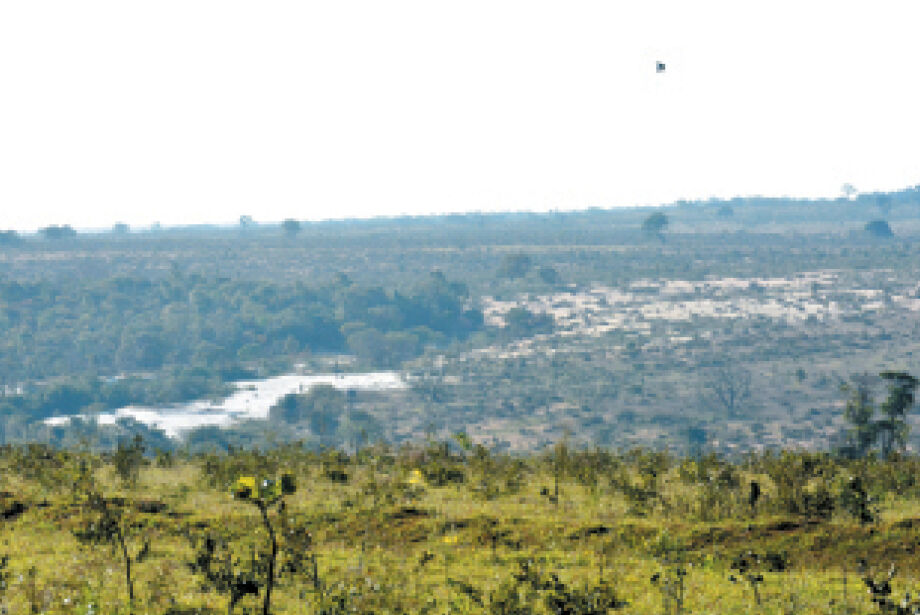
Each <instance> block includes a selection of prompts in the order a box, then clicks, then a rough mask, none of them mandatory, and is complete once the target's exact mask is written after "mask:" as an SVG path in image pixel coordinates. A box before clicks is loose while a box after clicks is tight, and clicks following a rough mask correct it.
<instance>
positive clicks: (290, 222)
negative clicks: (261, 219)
mask: <svg viewBox="0 0 920 615" xmlns="http://www.w3.org/2000/svg"><path fill="white" fill-rule="evenodd" d="M281 230H283V231H284V233H285V234H286V235H288V236H290V237H293V236H294V235H296V234H297V233H299V232H300V222H298V221H297V220H294V219H293V218H288V219H286V220H285V221H284V222H282V223H281Z"/></svg>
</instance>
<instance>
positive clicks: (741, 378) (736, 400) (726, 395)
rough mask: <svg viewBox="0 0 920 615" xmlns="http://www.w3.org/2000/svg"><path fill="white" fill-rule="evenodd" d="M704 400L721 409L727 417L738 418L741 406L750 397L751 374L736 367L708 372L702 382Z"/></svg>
mask: <svg viewBox="0 0 920 615" xmlns="http://www.w3.org/2000/svg"><path fill="white" fill-rule="evenodd" d="M703 386H704V388H705V389H706V390H707V392H708V393H706V394H704V399H705V400H706V401H707V402H708V403H710V404H715V405H717V406H719V407H721V408H722V409H723V410H724V411H725V413H726V414H727V415H728V416H729V417H736V416H738V412H739V410H740V408H741V405H742V404H743V403H744V402H745V401H747V400H748V399H749V398H750V397H751V373H750V372H749V371H748V370H746V369H744V368H743V367H741V366H738V365H734V364H732V365H723V366H720V367H716V368H714V369H712V370H711V371H710V372H709V375H708V377H707V379H706V381H705V382H704V385H703Z"/></svg>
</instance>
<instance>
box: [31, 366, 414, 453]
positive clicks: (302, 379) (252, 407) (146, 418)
mask: <svg viewBox="0 0 920 615" xmlns="http://www.w3.org/2000/svg"><path fill="white" fill-rule="evenodd" d="M317 384H329V385H332V386H334V387H335V388H337V389H356V390H373V391H383V390H393V389H404V388H406V382H405V380H404V379H403V377H402V375H401V374H400V373H399V372H365V373H354V374H347V373H346V374H296V373H294V374H284V375H282V376H275V377H274V378H266V379H264V380H242V381H239V382H235V383H234V385H235V386H236V391H235V392H234V393H233V394H231V395H230V396H229V397H227V398H225V399H224V400H222V401H220V402H214V401H211V400H196V401H191V402H186V403H183V404H176V405H172V406H159V407H152V406H125V407H124V408H119V409H117V410H115V411H111V412H102V413H100V414H97V415H95V417H96V420H97V421H98V422H99V424H100V425H112V424H114V423H115V422H116V421H117V420H118V419H122V418H132V419H135V420H136V421H137V422H139V423H143V424H144V425H147V426H149V427H154V428H156V429H161V430H163V432H164V433H165V434H166V435H167V436H169V437H171V438H176V437H179V436H180V435H181V433H182V432H183V431H187V430H189V429H194V428H196V427H204V426H209V425H216V426H219V427H226V426H229V425H231V424H232V423H234V422H237V421H241V420H246V419H266V418H268V410H269V408H271V407H272V406H273V405H275V403H277V402H278V400H280V399H281V398H282V397H284V396H285V395H287V394H289V393H303V392H305V391H307V390H309V389H310V387H312V386H315V385H317ZM78 416H80V417H81V418H87V417H86V416H85V415H78ZM71 418H72V417H69V416H55V417H51V418H48V419H45V421H44V423H45V424H46V425H52V426H60V425H66V424H68V423H69V422H70V420H71Z"/></svg>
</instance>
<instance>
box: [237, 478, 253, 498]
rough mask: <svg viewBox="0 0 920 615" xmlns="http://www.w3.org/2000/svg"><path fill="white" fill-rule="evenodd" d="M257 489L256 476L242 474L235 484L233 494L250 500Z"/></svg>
mask: <svg viewBox="0 0 920 615" xmlns="http://www.w3.org/2000/svg"><path fill="white" fill-rule="evenodd" d="M255 491H256V477H255V476H240V477H239V478H238V479H237V480H236V484H235V485H233V496H234V497H236V498H239V499H241V500H248V499H249V498H251V497H252V496H253V494H254V493H255Z"/></svg>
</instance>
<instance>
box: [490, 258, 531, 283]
mask: <svg viewBox="0 0 920 615" xmlns="http://www.w3.org/2000/svg"><path fill="white" fill-rule="evenodd" d="M532 264H533V263H532V261H531V259H530V257H529V256H528V255H526V254H521V253H517V254H506V255H505V256H504V257H502V262H501V264H500V265H499V267H498V276H499V277H501V278H510V279H512V280H513V279H515V278H523V277H524V276H526V275H527V273H528V272H529V271H530V268H531V266H532Z"/></svg>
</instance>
